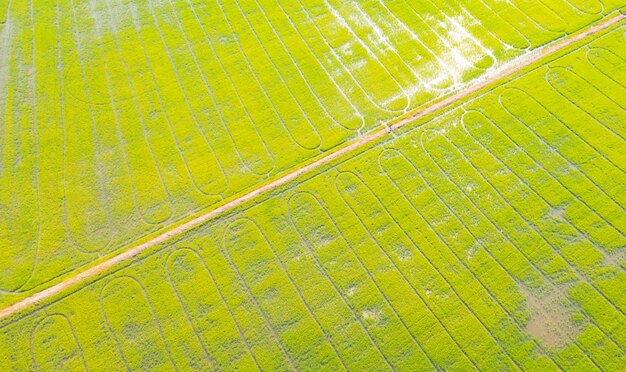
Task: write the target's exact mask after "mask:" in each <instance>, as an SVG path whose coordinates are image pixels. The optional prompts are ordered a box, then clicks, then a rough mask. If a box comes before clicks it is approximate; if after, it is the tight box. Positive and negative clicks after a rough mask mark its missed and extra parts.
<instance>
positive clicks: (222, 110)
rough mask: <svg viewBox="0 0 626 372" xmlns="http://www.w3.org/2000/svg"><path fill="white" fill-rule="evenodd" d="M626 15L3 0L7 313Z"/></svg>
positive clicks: (0, 100) (400, 5) (0, 79)
mask: <svg viewBox="0 0 626 372" xmlns="http://www.w3.org/2000/svg"><path fill="white" fill-rule="evenodd" d="M622 5H623V3H622V2H620V1H617V0H604V1H603V2H600V1H594V0H592V1H580V0H570V1H561V0H552V1H539V0H532V1H521V0H520V1H517V0H516V1H507V2H500V1H493V0H485V1H466V0H460V1H452V0H447V1H432V0H416V1H405V0H397V1H384V2H383V1H375V0H368V1H359V2H354V1H339V0H323V1H322V0H315V1H306V2H304V1H299V0H298V1H284V0H278V1H269V0H249V1H238V2H220V1H207V2H197V1H190V0H167V1H153V0H149V1H134V2H131V1H127V0H102V1H95V0H91V1H83V2H79V1H75V0H58V1H38V0H31V1H0V15H1V16H2V18H1V19H0V113H1V115H0V216H1V217H2V218H1V219H0V246H1V247H2V249H0V273H1V275H0V290H1V293H0V304H3V305H6V304H10V303H13V302H15V301H17V300H19V299H21V298H23V297H25V296H26V295H27V294H29V293H33V292H35V291H38V290H41V289H43V288H46V287H48V286H49V285H51V284H52V283H53V282H55V281H58V280H59V278H61V277H63V276H64V275H68V274H69V273H71V272H73V271H75V270H77V269H80V268H81V267H84V266H85V265H89V264H90V263H92V262H93V261H94V260H97V259H98V258H100V257H102V256H105V255H109V254H113V253H115V252H118V251H119V250H120V249H122V248H124V247H127V246H129V245H132V244H133V243H135V242H137V241H138V240H141V239H142V238H145V237H146V236H148V235H150V234H155V233H156V232H158V231H162V230H163V229H165V228H167V227H170V226H172V225H173V224H176V223H179V222H180V221H181V220H183V219H185V218H187V217H189V216H191V215H193V214H196V213H199V212H200V211H202V210H206V209H207V208H209V207H211V206H215V205H217V204H218V203H222V202H223V201H224V200H226V199H229V198H233V197H235V196H236V195H239V194H241V193H242V192H243V191H245V190H248V189H252V188H254V187H255V185H258V184H259V183H260V182H265V181H267V180H268V179H270V178H271V177H274V176H276V175H278V174H280V173H282V172H285V171H287V170H289V169H292V168H295V167H297V166H299V165H301V164H303V163H304V162H306V161H308V160H310V159H312V158H314V157H316V156H319V155H320V154H323V153H324V152H327V151H329V150H330V149H333V148H335V147H337V146H338V145H340V144H343V143H345V142H346V141H347V140H349V139H352V138H355V137H357V136H359V135H360V134H363V133H365V132H368V131H370V130H372V129H373V128H375V127H377V126H380V125H382V124H384V123H387V122H389V120H392V119H393V118H396V117H398V116H400V115H403V114H405V113H406V112H408V111H410V110H412V109H415V108H417V107H420V106H422V105H424V104H426V103H428V102H430V101H432V100H433V99H436V98H437V97H441V96H443V95H445V94H447V93H450V92H452V91H454V90H457V89H459V88H460V87H461V86H462V85H463V84H464V83H467V82H469V81H471V79H473V78H476V77H480V76H484V75H485V73H488V72H489V71H491V70H493V69H495V68H497V67H500V66H502V65H503V64H505V63H507V62H509V61H511V60H512V59H513V58H515V57H517V56H520V55H522V54H523V53H525V52H527V51H529V50H531V49H533V48H536V47H538V46H541V45H543V44H545V43H547V42H550V41H552V40H555V39H557V38H559V37H562V36H564V35H566V34H567V33H571V32H574V31H576V30H579V29H581V28H582V27H584V26H586V25H588V24H589V23H591V22H594V21H598V20H600V19H602V18H603V17H604V16H606V15H607V14H609V13H610V12H612V11H613V10H615V9H616V8H617V7H619V6H622ZM598 53H600V54H598V55H597V56H596V57H593V56H592V57H590V58H595V59H594V61H595V62H594V63H596V64H597V65H598V67H600V68H601V67H602V66H604V64H613V63H615V61H616V59H615V58H617V57H616V56H613V55H612V54H607V53H606V52H604V51H603V50H599V51H598ZM606 56H608V59H606V58H605V57H606ZM605 67H606V66H605ZM608 67H610V66H608ZM554 74H555V77H554V79H556V80H555V81H557V80H558V79H561V78H567V79H569V80H571V79H574V78H571V77H570V76H569V75H567V74H568V72H567V71H562V70H558V69H555V70H554ZM569 80H568V81H569ZM572 81H574V80H572ZM572 84H582V80H575V81H574V82H573V83H572ZM570 88H571V89H573V90H576V87H574V86H571V87H570ZM602 88H606V89H605V90H606V91H611V92H613V91H612V90H611V89H610V87H602ZM586 89H592V88H586ZM511 94H512V93H511ZM564 94H565V95H566V96H567V94H568V93H567V92H565V93H564ZM607 94H608V93H607ZM612 94H617V93H612ZM567 97H568V98H570V99H572V100H573V102H574V103H576V102H578V101H576V100H579V101H580V100H582V102H583V104H582V106H581V108H583V109H585V108H588V107H587V106H584V104H585V103H586V104H587V105H590V106H593V105H594V104H595V103H593V102H589V101H586V99H585V98H581V97H582V96H580V95H576V93H575V92H574V93H571V96H567ZM611 98H612V99H614V98H615V97H611ZM607 99H608V98H607ZM607 125H608V126H610V125H613V127H614V126H615V125H616V124H607ZM611 129H612V130H616V133H617V134H619V135H620V136H621V135H623V131H622V132H619V128H611ZM587 134H588V135H589V136H590V137H593V138H591V139H589V141H591V142H589V143H590V146H592V145H594V143H595V142H593V141H597V142H601V141H603V140H601V139H600V138H599V137H596V136H595V135H592V134H590V133H587ZM612 140H613V141H619V137H615V138H613V139H612ZM602 143H604V142H602ZM614 144H617V145H619V144H620V142H614ZM619 150H620V149H619V147H615V146H612V147H610V148H607V149H606V151H607V153H606V155H605V156H606V159H605V160H606V161H607V162H613V163H615V164H616V165H619V163H617V160H618V159H615V157H619V156H620V154H619ZM581 156H582V155H581ZM603 159H604V158H603ZM581 166H582V165H581ZM594 169H595V170H594V171H593V172H595V173H598V172H602V170H600V169H596V168H594ZM589 172H591V170H589ZM608 182H613V184H615V183H616V181H615V180H613V181H610V180H609V181H608ZM606 192H607V193H609V195H615V194H618V193H619V190H618V189H615V188H607V191H606ZM59 319H60V318H59ZM407 326H408V325H407Z"/></svg>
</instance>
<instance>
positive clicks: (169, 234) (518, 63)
mask: <svg viewBox="0 0 626 372" xmlns="http://www.w3.org/2000/svg"><path fill="white" fill-rule="evenodd" d="M624 18H626V15H624V14H618V15H616V16H614V17H611V18H608V19H606V20H604V21H602V22H600V23H598V24H596V25H594V26H592V27H590V28H588V29H587V30H584V31H582V32H580V33H577V34H574V35H572V36H568V37H565V38H563V39H561V40H558V41H556V42H553V43H551V44H548V45H546V46H544V47H542V48H539V49H536V50H534V51H532V52H529V53H526V54H524V55H523V56H521V57H520V58H518V59H516V60H514V61H513V62H511V63H507V64H505V65H503V66H502V67H501V68H499V69H496V70H495V71H494V72H493V73H491V74H488V76H484V77H483V78H481V79H480V80H479V81H476V82H474V83H473V84H471V85H469V86H467V87H466V88H464V89H462V90H460V91H458V92H457V93H455V94H453V95H450V96H448V97H446V98H444V99H442V100H440V101H436V102H434V103H432V104H430V105H428V106H426V107H424V108H422V109H419V110H417V111H416V112H414V113H413V114H411V115H409V116H407V117H406V118H404V119H402V120H400V121H398V122H397V123H395V124H392V125H390V126H389V127H386V128H383V129H380V130H378V131H376V132H372V133H369V134H367V135H365V136H363V137H360V138H358V139H357V140H355V141H354V142H352V143H350V144H348V145H347V146H345V147H342V148H339V149H337V150H335V151H334V152H331V153H329V154H327V155H325V156H324V157H322V158H320V159H318V160H316V161H314V162H312V163H310V164H307V165H304V166H302V167H300V168H298V169H295V170H293V171H292V172H290V173H287V174H285V175H284V176H282V177H280V178H278V179H276V180H274V181H272V182H270V183H268V184H265V185H262V186H260V187H258V188H256V189H254V190H252V191H250V192H248V193H247V194H244V195H242V196H240V197H238V198H236V199H234V200H232V201H229V202H227V203H226V204H223V205H221V206H219V207H217V208H215V209H212V210H210V211H208V212H206V213H204V214H202V215H200V216H198V217H196V218H193V219H191V220H189V221H188V222H185V223H183V224H182V225H178V226H176V227H174V228H172V229H171V230H169V231H166V232H164V233H163V234H161V235H159V236H157V237H155V238H153V239H151V240H148V241H147V242H145V243H142V244H139V245H137V246H134V247H132V248H130V249H128V250H126V251H124V252H122V253H120V254H118V255H117V256H114V257H111V258H109V259H107V260H106V261H103V262H100V263H99V264H97V265H95V266H92V267H90V268H88V269H86V270H84V271H81V272H79V273H77V274H75V275H72V276H70V277H68V278H66V279H64V280H63V281H61V282H60V283H58V284H55V285H53V286H52V287H49V288H47V289H44V290H43V291H41V292H37V293H35V294H33V295H31V296H30V297H27V298H25V299H23V300H21V301H19V302H17V303H15V304H13V305H10V306H9V307H6V308H4V309H2V310H0V319H3V318H6V317H8V316H10V315H12V314H15V313H17V312H19V311H22V310H25V309H27V308H29V307H31V306H33V305H35V304H37V303H39V302H41V301H44V300H46V299H48V298H51V297H52V296H55V295H57V294H59V293H60V292H62V291H63V290H65V289H67V288H69V287H73V286H77V285H78V284H80V283H82V282H83V281H85V280H87V279H90V278H93V277H95V276H97V275H98V274H101V273H103V272H104V271H106V270H108V269H110V268H112V267H113V266H115V265H117V264H119V263H122V262H125V261H128V260H130V259H132V258H133V257H135V256H137V255H138V254H140V253H142V252H144V251H146V250H148V249H150V248H153V247H156V246H157V245H159V244H162V243H165V242H167V241H168V240H170V239H172V238H173V237H176V236H179V235H181V234H183V233H185V232H187V231H189V230H191V229H193V228H195V227H198V226H199V225H201V224H203V223H205V222H207V221H209V220H211V219H213V218H215V217H217V216H220V215H222V214H224V213H226V212H228V211H230V210H232V209H234V208H236V207H238V206H240V205H242V204H244V203H246V202H248V201H250V200H252V199H254V198H256V197H257V196H259V195H261V194H264V193H267V192H268V191H271V190H273V189H276V188H277V187H280V186H282V185H284V184H286V183H288V182H290V181H293V180H294V179H296V178H298V177H300V176H301V175H303V174H305V173H310V172H312V171H314V170H315V169H317V168H319V167H321V166H323V165H325V164H328V163H330V162H331V161H333V160H335V159H337V158H339V157H341V156H343V155H346V154H348V153H350V152H352V151H354V150H356V149H358V148H360V147H363V146H365V145H367V144H369V143H372V142H374V141H376V140H379V139H381V138H383V137H385V136H386V135H388V134H389V133H390V132H393V131H395V130H398V129H399V128H402V127H404V126H405V125H407V124H409V123H412V122H414V121H416V120H419V119H420V118H423V117H425V116H427V115H429V114H432V113H434V112H435V111H438V110H442V109H445V108H446V107H449V106H451V105H453V104H454V103H456V102H458V101H460V100H462V99H464V98H466V97H468V96H469V95H471V94H473V93H476V92H477V91H479V90H480V89H482V88H484V87H486V86H488V85H490V84H492V83H495V82H497V81H499V80H501V79H503V78H506V77H508V76H511V75H513V74H514V73H515V72H517V71H519V70H521V69H523V68H525V67H527V66H529V65H531V64H532V63H534V62H537V61H538V60H540V59H541V58H543V57H546V56H548V55H550V54H553V53H556V52H558V51H559V50H562V49H563V48H566V47H568V46H570V45H572V44H574V43H576V42H578V41H580V40H583V39H585V38H586V37H589V36H591V35H593V34H596V33H598V32H600V31H602V30H605V29H607V28H609V27H611V26H612V25H615V24H617V23H619V22H621V21H622V20H624Z"/></svg>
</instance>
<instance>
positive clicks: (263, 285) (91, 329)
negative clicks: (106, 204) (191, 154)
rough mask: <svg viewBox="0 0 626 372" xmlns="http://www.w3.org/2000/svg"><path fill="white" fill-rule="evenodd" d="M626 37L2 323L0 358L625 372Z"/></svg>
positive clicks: (603, 39) (92, 364) (521, 78)
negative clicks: (625, 46) (625, 72)
mask: <svg viewBox="0 0 626 372" xmlns="http://www.w3.org/2000/svg"><path fill="white" fill-rule="evenodd" d="M625 30H626V29H625V28H624V26H623V25H621V26H618V27H616V28H614V29H613V30H612V31H610V32H607V33H604V34H603V35H601V36H598V37H597V38H595V39H594V40H592V41H591V42H590V43H584V44H581V45H576V46H575V47H573V48H570V49H569V50H568V51H567V52H566V53H562V55H560V56H559V57H558V58H550V59H549V60H547V61H544V62H542V63H540V64H538V65H534V66H533V67H532V68H530V69H527V70H526V71H524V72H523V73H522V74H518V75H516V76H514V77H513V78H511V79H509V80H508V81H507V82H506V83H504V84H502V85H499V86H497V87H495V88H489V90H487V91H483V92H481V93H479V94H478V95H475V96H473V97H470V98H469V99H467V100H466V101H464V102H461V103H460V104H459V105H457V107H453V108H451V109H449V110H447V111H446V112H444V113H441V114H440V115H437V116H436V117H434V118H431V119H428V120H426V121H424V122H421V123H418V124H419V125H415V126H412V127H410V129H405V130H404V131H403V133H402V134H401V135H399V136H397V137H393V138H392V137H388V138H386V139H385V140H383V141H381V142H379V143H376V144H375V145H372V146H370V147H369V148H368V149H367V150H365V151H361V152H359V153H358V154H357V155H355V156H350V157H346V158H344V159H341V160H340V161H336V162H334V163H332V164H331V165H330V166H328V167H326V168H325V169H323V170H320V171H319V172H317V173H316V174H315V175H313V176H310V177H307V178H306V179H302V180H299V181H297V182H293V183H291V184H289V185H287V186H285V187H282V188H280V189H278V190H276V191H274V192H272V193H271V195H269V196H267V197H264V198H262V199H260V200H256V201H252V202H250V203H247V204H246V205H244V206H242V207H240V208H238V209H237V210H235V211H233V212H230V213H228V214H227V215H224V216H222V217H220V218H218V219H216V220H214V221H212V222H210V223H207V224H205V225H203V226H201V227H200V228H197V229H195V230H193V231H191V232H189V233H187V234H185V235H184V236H180V237H178V238H176V239H175V241H173V242H172V243H168V244H167V245H164V246H162V247H159V248H158V249H155V250H153V251H151V252H149V253H147V254H144V255H142V256H141V257H139V258H138V259H136V260H135V261H134V262H132V264H129V265H128V266H125V267H122V268H118V269H115V270H113V271H111V272H108V273H106V274H105V275H103V276H101V277H100V278H97V279H96V280H93V281H91V282H89V283H86V284H85V285H83V286H82V287H80V288H79V289H77V290H75V291H73V292H72V293H66V294H63V295H62V296H60V297H59V298H56V299H54V300H53V301H48V302H46V303H45V304H43V305H42V306H39V307H38V308H37V309H35V310H32V311H30V312H28V313H24V314H20V315H16V316H13V317H12V318H9V319H6V320H4V321H3V322H2V332H0V333H1V334H2V336H1V338H0V360H1V361H4V362H5V363H6V364H8V365H9V366H10V367H12V368H15V369H32V368H34V367H35V366H36V367H38V368H40V369H60V367H63V366H65V367H67V368H72V367H74V368H78V369H80V368H81V366H82V365H83V363H84V364H86V365H87V367H89V368H90V369H101V370H117V369H119V370H123V369H125V368H126V367H128V368H131V369H145V368H150V369H163V370H171V369H173V368H178V369H179V370H187V369H198V370H206V369H209V368H216V369H234V368H236V367H238V368H241V369H244V370H247V369H254V368H256V367H258V368H261V369H265V370H274V369H279V370H281V369H305V370H321V369H326V370H337V369H342V368H346V369H351V370H363V369H380V370H385V369H391V368H397V369H401V370H416V369H426V370H427V369H435V368H441V369H450V370H452V369H458V370H471V369H481V370H513V369H523V370H536V371H547V370H558V369H563V370H598V369H602V370H619V369H620V368H622V367H623V366H624V365H625V364H626V356H625V354H624V350H625V348H626V316H625V315H624V311H626V297H625V296H624V293H626V259H625V257H626V251H624V247H626V237H625V236H624V233H625V232H626V214H624V205H625V203H626V200H625V195H626V193H625V190H624V187H625V186H624V185H625V184H626V177H625V175H624V172H625V169H624V167H625V165H626V164H625V163H626V157H625V156H624V154H623V151H620V150H621V149H623V148H624V138H623V133H624V130H625V129H624V128H625V125H626V121H625V120H624V118H623V116H624V112H625V111H624V110H625V108H626V75H624V71H626V53H625V52H624V51H625V49H624V48H623V45H625V43H626V39H625V35H626V34H625Z"/></svg>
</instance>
